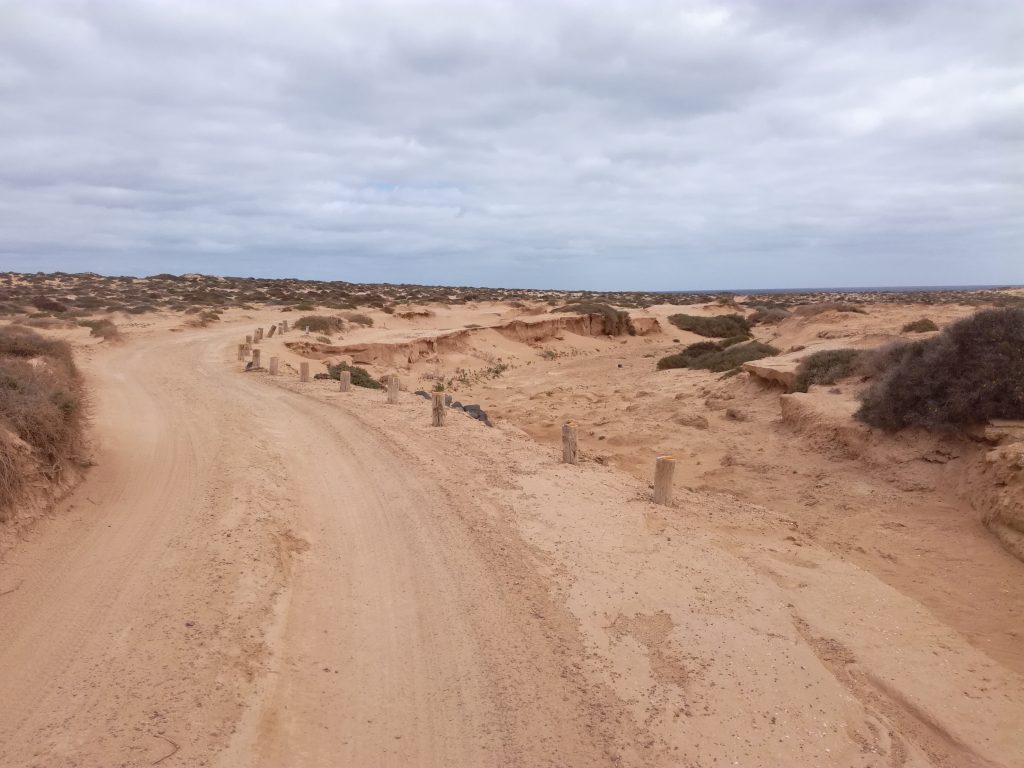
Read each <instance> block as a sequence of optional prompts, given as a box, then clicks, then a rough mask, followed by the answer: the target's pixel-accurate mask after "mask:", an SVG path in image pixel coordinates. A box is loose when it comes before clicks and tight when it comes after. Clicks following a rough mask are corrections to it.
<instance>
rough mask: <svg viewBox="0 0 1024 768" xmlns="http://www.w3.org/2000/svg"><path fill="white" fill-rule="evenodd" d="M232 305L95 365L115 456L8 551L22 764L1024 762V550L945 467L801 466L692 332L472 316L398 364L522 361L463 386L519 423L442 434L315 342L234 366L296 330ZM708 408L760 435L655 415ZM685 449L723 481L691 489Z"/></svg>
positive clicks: (4, 625) (10, 747)
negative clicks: (516, 330)
mask: <svg viewBox="0 0 1024 768" xmlns="http://www.w3.org/2000/svg"><path fill="white" fill-rule="evenodd" d="M515 314H517V313H516V312H513V311H511V310H509V309H508V308H500V307H477V308H470V309H469V310H461V311H460V312H458V313H456V312H452V313H451V314H447V315H446V314H445V313H444V312H443V311H440V310H439V311H438V312H437V314H436V316H435V317H434V318H428V319H424V320H409V321H405V320H401V319H396V318H393V317H388V318H385V317H379V318H378V322H379V323H380V324H384V323H387V324H388V327H387V328H383V329H381V328H374V329H367V330H365V331H358V332H356V333H353V334H352V335H351V336H350V337H347V338H346V339H345V340H344V341H345V342H350V341H353V340H360V339H362V340H372V339H374V338H375V337H377V336H378V335H379V334H380V333H381V331H384V332H386V333H388V334H391V336H392V339H395V338H397V339H401V338H403V337H404V336H403V334H405V332H406V331H407V330H416V328H417V327H418V328H419V330H421V331H422V330H424V328H425V327H426V328H429V327H430V326H431V325H433V326H434V327H436V328H440V327H445V326H449V327H453V328H456V327H462V326H464V325H467V324H473V323H477V324H481V325H484V324H490V323H493V322H499V321H501V320H503V319H507V318H508V317H511V316H515ZM654 314H657V311H656V312H655V313H654ZM929 314H933V313H929ZM933 316H934V314H933ZM234 317H235V318H236V319H232V320H229V321H228V322H226V323H225V324H223V325H218V326H216V327H210V328H206V329H199V330H182V331H178V332H175V333H171V332H170V330H169V329H168V327H167V325H168V324H167V323H166V322H155V323H153V324H151V325H149V327H140V328H138V329H133V332H132V338H131V340H130V341H129V342H128V343H126V344H125V345H124V346H121V347H117V348H110V349H108V348H102V349H100V348H96V349H94V350H93V351H92V352H91V355H90V359H89V360H88V363H87V365H88V370H89V378H90V382H91V383H92V384H93V386H94V391H95V393H96V403H95V410H96V424H97V431H98V439H99V444H98V448H97V452H96V459H97V466H96V467H94V468H93V469H92V470H91V471H90V473H89V476H88V478H87V479H86V481H85V482H84V483H83V484H82V485H81V486H80V487H79V488H78V490H77V491H76V492H75V493H74V494H73V495H72V497H71V498H70V499H69V500H68V502H67V503H66V505H65V508H64V509H61V510H58V511H57V513H56V514H54V515H53V516H52V517H50V518H48V519H46V520H44V521H43V522H42V523H40V524H38V525H36V526H35V527H34V528H33V529H32V531H31V534H30V535H29V536H28V538H27V539H26V540H24V541H22V542H20V543H19V545H18V546H17V547H15V548H14V549H13V550H11V552H10V553H9V554H8V556H7V557H6V559H5V561H4V562H3V563H2V564H0V593H2V594H0V686H2V689H0V690H2V695H0V765H3V766H40V767H42V766H46V767H47V768H49V767H50V766H144V765H153V764H159V765H162V766H219V767H221V768H226V767H228V766H349V765H352V766H409V765H422V766H457V765H462V766H480V765H494V766H506V765H510V766H514V765H521V766H544V765H549V766H597V765H608V766H616V765H618V766H623V765H628V766H714V765H746V766H790V765H824V766H904V765H905V766H949V767H950V768H952V767H954V766H956V767H958V766H1006V767H1007V768H1009V767H1010V766H1018V765H1021V764H1024V729H1022V728H1021V726H1020V723H1021V716H1022V714H1024V677H1022V676H1021V672H1022V669H1021V660H1020V653H1021V652H1020V637H1019V634H1016V633H1019V632H1020V627H1021V614H1020V606H1021V594H1020V593H1021V590H1020V584H1021V583H1024V582H1022V579H1021V577H1022V576H1024V564H1021V563H1020V562H1019V561H1017V560H1015V559H1013V558H1012V557H1010V556H1009V555H1006V553H1005V552H1003V550H1001V549H1000V548H999V547H998V545H997V544H995V543H994V542H992V541H990V539H988V538H986V537H985V534H984V531H983V529H981V528H980V526H978V525H977V521H976V519H973V520H972V519H970V518H964V517H963V516H962V515H961V514H960V513H961V512H962V510H960V509H959V508H958V507H957V506H956V505H955V504H953V503H952V502H950V501H949V500H948V498H946V497H945V496H944V495H943V494H942V493H941V488H939V487H938V486H935V487H933V488H929V487H928V486H927V483H925V482H924V481H921V482H917V483H916V485H915V486H914V487H913V488H909V489H908V490H905V491H901V492H897V491H898V488H896V485H894V483H898V482H901V481H900V480H899V478H898V477H897V476H895V475H893V476H891V477H888V478H887V477H884V476H883V477H881V478H877V479H876V478H870V477H869V476H868V475H869V474H870V473H867V472H865V471H864V470H863V469H862V468H860V467H861V466H862V465H861V464H860V463H858V462H856V461H854V460H853V459H850V458H843V457H841V456H840V457H836V456H830V455H828V453H827V451H825V450H824V449H819V450H817V451H816V450H814V449H807V448H805V449H802V450H800V451H798V450H797V449H796V448H795V447H794V446H795V445H796V444H797V443H798V442H800V441H799V440H798V439H797V438H798V435H797V434H796V433H795V432H793V431H792V430H793V427H792V425H787V424H784V423H776V422H779V421H780V419H779V416H778V402H777V395H773V394H764V393H761V392H760V391H759V390H757V389H754V388H753V387H755V386H756V385H753V384H751V383H749V382H743V381H733V380H730V382H724V383H716V382H713V381H711V380H709V379H702V378H691V377H694V376H697V377H699V376H701V375H702V374H693V373H692V372H663V373H661V374H655V373H651V372H650V369H651V368H653V360H652V359H651V358H647V357H645V355H648V354H652V355H658V354H663V353H664V352H663V351H662V350H664V349H667V348H669V347H674V346H678V345H673V344H672V342H671V338H680V335H679V334H675V333H670V334H666V335H665V337H664V338H662V337H649V338H637V339H632V340H628V341H627V344H625V345H622V344H620V343H619V340H606V339H591V338H584V337H572V336H571V335H565V336H564V337H563V338H562V339H551V340H549V341H547V342H545V343H544V344H543V345H539V346H538V345H534V346H532V347H527V346H524V345H523V344H521V343H519V342H515V341H513V340H510V339H507V338H505V337H503V336H501V335H500V334H497V333H496V332H487V334H481V336H482V337H483V340H482V341H480V342H479V344H480V347H481V348H479V349H478V348H476V347H473V348H467V349H465V350H462V351H460V352H458V353H455V354H454V355H453V356H452V357H451V358H449V357H447V356H446V357H445V358H444V359H438V360H429V359H424V360H422V361H417V362H415V363H413V364H411V365H408V366H406V369H407V370H405V371H403V373H405V374H407V375H408V376H409V377H410V379H411V380H415V378H416V377H417V376H419V375H424V374H427V373H432V372H434V369H437V368H440V369H444V368H446V367H451V366H459V365H475V366H480V365H481V361H483V362H484V363H485V364H489V363H488V360H489V358H488V357H487V355H493V359H495V360H497V359H499V358H502V359H508V360H510V361H511V362H512V363H513V365H514V367H513V368H511V369H509V370H508V371H507V372H505V373H503V374H502V375H501V376H500V377H498V378H490V379H482V380H479V381H477V382H475V383H474V384H472V385H467V387H466V388H465V389H464V390H463V391H462V393H460V396H463V399H464V400H465V399H466V398H465V396H466V395H472V396H474V397H477V398H478V399H479V401H480V402H481V403H482V404H484V405H485V406H487V407H490V408H492V409H493V410H494V411H495V413H496V414H498V416H496V421H497V426H496V427H495V428H494V429H488V428H486V427H484V426H482V425H480V424H478V423H476V422H474V421H471V420H470V419H468V418H465V417H462V416H460V415H459V414H456V413H451V414H449V418H448V424H447V426H446V427H445V428H443V429H435V428H432V427H430V426H429V406H428V405H427V403H426V402H425V401H423V400H421V399H419V398H416V397H414V396H412V395H411V394H408V393H403V395H402V401H401V403H400V404H399V405H397V406H389V405H386V404H385V403H384V398H383V396H382V395H381V394H380V393H377V392H372V391H368V390H358V389H357V390H356V391H354V392H352V393H339V392H337V391H335V389H336V385H335V384H333V383H331V382H311V383H309V384H300V383H299V382H298V380H297V377H296V376H295V375H294V373H293V371H294V367H293V366H295V365H297V363H298V361H299V360H300V359H301V358H299V357H298V356H297V355H294V354H292V353H291V352H289V351H287V349H286V347H284V343H285V342H286V341H294V340H296V339H297V338H298V336H299V334H295V333H292V334H289V335H288V336H286V337H285V339H284V340H278V339H274V340H271V341H270V342H268V343H267V344H265V345H264V346H265V349H264V352H263V354H264V356H265V357H267V356H269V355H270V354H281V355H282V357H283V358H284V359H285V363H286V366H285V375H283V376H280V377H277V378H271V377H269V376H267V375H266V374H264V373H246V374H243V373H241V372H240V364H239V363H237V362H236V360H235V347H236V344H237V342H238V341H239V340H240V337H241V335H243V334H244V333H246V332H247V329H249V328H251V327H254V326H255V325H260V324H262V325H265V326H269V325H270V323H271V322H273V321H276V320H280V319H284V318H285V317H287V316H283V315H279V314H276V313H269V312H268V313H251V315H250V316H248V317H244V318H243V317H241V316H240V314H239V313H234ZM911 319H913V318H911ZM936 319H939V318H936ZM403 324H404V325H403ZM144 325H147V324H144ZM801 332H802V331H801ZM808 332H809V333H810V331H808ZM872 332H874V330H872ZM814 333H817V331H815V332H814ZM815 338H818V337H815ZM476 343H477V342H474V344H476ZM545 349H551V350H552V351H553V353H554V357H552V356H550V355H549V356H546V357H545V356H541V353H542V352H543V351H544V350H545ZM549 358H550V359H549ZM620 362H621V363H622V364H623V368H618V367H617V366H618V364H619V363H620ZM545 366H546V367H545ZM598 372H601V373H600V375H598ZM519 376H521V377H523V378H522V379H521V380H520V379H518V378H516V377H519ZM648 376H650V377H652V378H650V381H651V386H650V388H649V390H648V391H649V392H651V393H652V394H647V395H642V394H641V392H643V391H645V388H646V387H647V386H648V384H647V382H648V379H647V378H646V377H648ZM655 376H657V377H659V378H658V379H654V378H653V377H655ZM424 381H426V379H424ZM541 382H543V383H541ZM655 383H656V384H657V386H656V387H655V386H654V384H655ZM537 386H541V387H543V389H541V390H538V391H539V392H540V396H539V397H536V395H537V394H538V392H535V391H534V390H533V388H534V387H537ZM616 388H618V389H620V390H622V391H620V392H617V393H616V392H615V391H614V390H615V389H616ZM702 388H705V389H707V390H708V391H707V392H706V393H703V392H701V389H702ZM744 388H748V389H749V392H748V391H747V389H744ZM547 390H553V394H551V395H546V394H543V392H546V391H547ZM680 392H682V393H684V398H682V399H679V400H677V399H676V395H677V394H678V393H680ZM726 395H731V398H728V397H726ZM695 398H699V400H695ZM704 400H710V401H711V402H712V403H715V402H726V401H728V402H730V403H732V405H733V406H734V407H735V408H736V409H737V410H742V411H743V417H742V418H743V420H737V419H735V418H729V417H726V416H725V415H724V410H720V409H716V408H715V407H710V406H703V408H704V410H702V411H701V415H703V414H705V413H710V414H711V415H710V417H708V421H709V428H708V429H702V428H693V427H686V428H684V427H682V426H681V425H676V428H675V429H674V430H673V431H672V433H670V432H667V431H666V432H660V431H658V428H656V427H657V424H656V422H660V419H661V418H662V416H663V414H660V413H659V409H660V408H666V407H667V405H666V404H667V403H668V402H669V401H671V402H672V403H675V405H676V410H677V411H678V410H680V404H684V405H687V406H689V407H692V408H694V409H696V405H695V404H694V403H695V402H698V401H699V402H703V401H704ZM528 402H529V403H531V404H532V405H527V403H528ZM636 403H639V404H641V407H640V408H636V409H633V410H632V411H630V410H627V409H628V408H629V407H630V406H631V405H633V404H636ZM648 403H654V404H653V405H648ZM548 404H550V405H548ZM772 407H773V408H774V411H771V410H770V408H772ZM503 409H504V410H503ZM503 412H504V413H507V414H508V416H507V417H505V418H502V417H500V415H501V414H502V413H503ZM564 414H566V415H572V416H573V417H575V418H577V419H578V420H580V419H583V420H586V429H585V431H586V432H588V434H587V435H586V440H585V442H584V451H585V457H586V458H587V459H588V460H587V461H585V462H584V463H583V464H581V465H580V466H578V467H568V466H565V465H561V464H559V463H558V456H557V451H556V448H555V445H554V443H553V441H552V439H551V438H550V436H549V435H548V430H550V429H552V428H553V425H555V424H556V423H558V422H559V419H560V418H561V417H562V416H563V415H564ZM613 415H614V418H615V419H616V420H617V421H615V422H614V424H613V422H612V421H609V422H608V423H606V424H604V425H599V424H597V422H598V421H601V420H602V419H611V418H612V417H613ZM517 423H521V424H523V425H524V427H525V428H526V430H527V432H529V434H527V432H524V431H522V430H521V429H520V428H519V427H518V426H517ZM601 427H605V428H607V429H606V431H604V432H600V433H599V430H600V429H601ZM590 429H593V431H594V434H593V435H590V434H589V430H590ZM602 434H603V435H604V437H605V439H604V440H600V439H599V438H600V437H601V436H602ZM627 434H631V435H633V443H632V444H630V443H629V442H628V441H626V440H625V439H624V437H625V436H626V435H627ZM616 436H618V437H620V438H622V439H620V441H619V444H618V445H617V446H616V447H615V448H614V449H608V450H606V449H604V448H603V445H611V446H614V445H615V444H614V443H613V442H612V439H613V438H614V437H616ZM538 438H539V439H540V442H538V441H537V439H538ZM672 441H675V442H672ZM745 443H750V444H749V445H747V446H746V447H745V448H743V449H742V450H740V446H741V445H742V444H745ZM598 445H602V447H601V448H597V447H595V446H598ZM712 445H715V446H719V447H718V449H717V451H715V452H712V451H711V446H712ZM667 447H671V448H672V449H673V450H677V452H678V453H679V455H680V456H686V457H689V458H691V459H692V460H693V464H694V466H700V467H702V468H705V469H700V470H697V469H685V468H684V469H683V470H682V477H681V478H680V482H679V483H677V486H681V487H680V490H679V492H678V494H677V497H678V498H677V500H676V504H675V507H674V508H671V509H669V508H663V507H656V506H654V505H652V504H651V503H649V502H648V501H647V498H648V495H649V488H648V485H647V482H646V474H645V472H646V470H645V469H644V467H645V466H646V465H647V464H648V462H649V458H650V457H651V456H653V454H654V452H656V451H660V450H662V449H663V448H667ZM689 451H693V452H694V453H693V455H692V456H691V455H690V453H689ZM730 452H731V453H730ZM819 453H820V454H821V455H818V454H819ZM726 455H732V456H733V458H732V459H731V460H730V461H729V462H723V460H722V459H723V457H724V456H726ZM630 456H632V457H634V458H632V459H630V458H629V457H630ZM758 457H759V461H760V463H759V464H758V463H756V462H755V461H754V459H755V458H758ZM815 457H816V458H815ZM597 458H600V459H601V461H597V460H595V459H597ZM737 459H738V460H737ZM697 460H700V461H701V464H700V465H696V461H697ZM631 462H632V463H631ZM705 462H706V464H705ZM801 462H806V463H805V464H801ZM686 463H687V462H683V464H684V465H685V464H686ZM798 465H799V466H801V467H802V469H799V468H798V472H797V474H796V475H795V476H794V479H793V482H790V478H789V477H788V476H784V475H782V474H780V473H781V471H782V470H784V469H785V470H789V469H791V468H793V467H797V466H798ZM723 472H724V473H728V474H722V473H723ZM790 474H792V472H790ZM683 486H689V488H685V487H683ZM894 489H895V490H894ZM727 491H728V492H727ZM804 493H811V494H813V496H814V497H815V498H816V499H817V501H816V503H814V504H794V503H793V496H794V494H797V495H799V494H804ZM940 499H944V501H943V504H945V506H944V507H940V506H939V500H940ZM904 503H906V504H907V505H908V506H907V508H906V510H902V509H901V508H900V505H901V504H904ZM842 504H845V505H847V506H846V508H845V510H846V512H847V514H845V515H837V514H835V513H836V510H839V509H842V507H841V506H840V505H842ZM898 512H904V513H905V514H906V515H907V517H904V516H901V515H899V514H897V513H898ZM908 520H910V521H913V522H912V525H913V530H914V535H909V534H907V533H905V532H904V531H903V529H900V528H898V527H895V526H896V525H897V524H899V525H904V526H908V525H911V523H908V522H907V521H908ZM965 520H966V521H965ZM942 521H945V522H944V523H942ZM972 522H973V525H971V523H972ZM883 523H890V524H892V525H893V526H894V527H890V528H884V527H882V526H883ZM943 525H945V527H943ZM929 526H931V527H930V528H929ZM920 531H930V533H927V534H924V533H921V532H920ZM944 538H946V539H950V541H948V542H946V543H942V540H943V539H944ZM940 544H942V546H941V547H940ZM883 546H884V548H885V549H884V552H885V553H888V554H890V555H892V558H893V559H891V560H890V559H888V558H886V557H884V556H883V554H879V553H878V552H876V551H875V550H874V549H872V548H873V547H874V548H876V549H881V548H882V547H883ZM857 547H861V549H863V550H864V551H863V552H859V551H857ZM954 549H955V550H956V551H955V552H954ZM953 555H956V556H953ZM882 561H884V562H885V563H889V564H890V565H891V566H892V570H891V572H890V571H887V570H886V567H887V566H884V565H883V562H882ZM943 594H946V596H947V600H946V602H948V603H949V604H951V605H952V606H953V607H952V608H949V607H946V608H943V606H942V603H943V600H942V599H940V598H941V595H943ZM972 595H973V599H974V601H975V602H976V603H977V605H973V606H972V605H971V604H970V603H971V596H972ZM972 611H973V612H972ZM986 617H987V619H986ZM986 622H987V623H986Z"/></svg>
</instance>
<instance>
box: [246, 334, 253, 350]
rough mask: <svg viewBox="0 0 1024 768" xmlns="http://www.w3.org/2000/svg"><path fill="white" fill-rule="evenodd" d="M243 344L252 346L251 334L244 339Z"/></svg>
mask: <svg viewBox="0 0 1024 768" xmlns="http://www.w3.org/2000/svg"><path fill="white" fill-rule="evenodd" d="M245 343H246V344H248V345H249V346H250V347H251V346H252V334H249V335H248V336H246V337H245Z"/></svg>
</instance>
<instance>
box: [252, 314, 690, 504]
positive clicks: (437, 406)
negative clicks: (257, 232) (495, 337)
mask: <svg viewBox="0 0 1024 768" xmlns="http://www.w3.org/2000/svg"><path fill="white" fill-rule="evenodd" d="M276 329H277V326H271V327H270V333H269V335H268V337H267V338H270V337H271V336H273V335H274V331H275V330H276ZM287 330H288V321H287V320H285V321H284V322H283V323H281V333H285V332H286V331H287ZM262 338H263V329H262V328H257V329H256V333H255V335H254V336H246V337H245V343H244V344H239V345H238V359H239V360H244V359H245V356H246V355H247V354H249V353H251V354H252V364H253V368H259V367H260V351H259V350H258V349H255V348H254V347H253V343H254V342H258V341H260V340H261V339H262ZM278 371H279V360H278V358H277V357H271V358H270V365H269V367H268V372H269V373H270V375H271V376H277V375H278ZM338 378H339V383H338V390H339V391H340V392H349V391H351V389H352V373H351V372H350V371H341V373H340V374H339V377H338ZM299 381H302V382H306V381H309V363H299ZM384 385H385V388H386V391H387V401H388V403H389V404H391V405H394V404H396V403H397V402H398V392H399V389H400V382H399V380H398V377H397V376H394V375H391V376H385V377H384ZM430 404H431V408H430V417H431V424H433V426H435V427H443V426H444V419H445V413H446V409H445V405H444V393H442V392H431V393H430ZM576 433H577V426H576V422H575V421H567V422H565V423H564V424H563V425H562V462H563V463H565V464H578V463H579V443H578V441H577V436H576ZM675 470H676V460H675V458H674V457H673V456H658V457H657V458H656V459H655V460H654V503H655V504H663V505H665V506H671V505H672V477H673V475H674V474H675Z"/></svg>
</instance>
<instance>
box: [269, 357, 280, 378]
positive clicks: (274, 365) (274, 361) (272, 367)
mask: <svg viewBox="0 0 1024 768" xmlns="http://www.w3.org/2000/svg"><path fill="white" fill-rule="evenodd" d="M279 362H280V361H279V360H278V358H276V357H272V358H270V375H271V376H277V366H278V365H279Z"/></svg>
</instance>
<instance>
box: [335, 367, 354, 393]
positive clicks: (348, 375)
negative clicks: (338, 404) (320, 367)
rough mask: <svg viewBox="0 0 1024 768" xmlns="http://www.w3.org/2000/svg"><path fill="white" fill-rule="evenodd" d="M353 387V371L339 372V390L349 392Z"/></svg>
mask: <svg viewBox="0 0 1024 768" xmlns="http://www.w3.org/2000/svg"><path fill="white" fill-rule="evenodd" d="M350 389H352V371H342V372H341V373H339V374H338V391H339V392H348V391H349V390H350Z"/></svg>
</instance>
